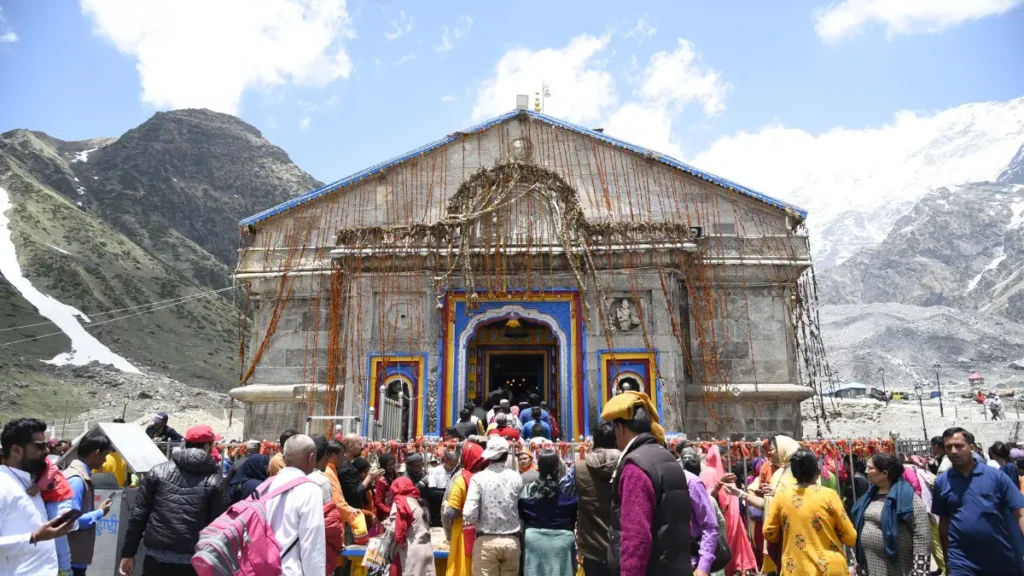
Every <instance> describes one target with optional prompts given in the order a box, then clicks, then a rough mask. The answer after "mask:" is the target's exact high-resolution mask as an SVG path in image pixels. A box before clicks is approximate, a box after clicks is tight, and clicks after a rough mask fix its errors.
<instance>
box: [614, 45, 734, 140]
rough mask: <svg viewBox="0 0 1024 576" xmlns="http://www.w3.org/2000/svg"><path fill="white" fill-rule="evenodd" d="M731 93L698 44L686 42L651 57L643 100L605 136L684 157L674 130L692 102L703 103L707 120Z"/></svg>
mask: <svg viewBox="0 0 1024 576" xmlns="http://www.w3.org/2000/svg"><path fill="white" fill-rule="evenodd" d="M730 89H731V86H730V85H729V84H728V83H726V82H724V81H723V80H722V75H721V74H720V73H719V72H718V71H716V70H714V69H712V68H708V67H706V66H704V65H703V63H702V62H701V58H700V55H699V54H697V52H696V51H695V50H694V48H693V43H692V42H690V41H688V40H685V39H683V38H680V39H679V40H678V43H677V46H676V49H675V51H673V52H664V51H662V52H657V53H655V54H654V55H652V56H651V59H650V61H649V62H648V64H647V66H646V67H645V68H644V70H643V73H642V74H641V75H640V88H639V90H638V93H637V95H638V96H639V101H634V102H629V103H627V104H625V105H624V106H622V107H621V108H619V109H618V110H616V111H615V112H614V113H613V114H612V115H611V116H610V117H609V118H608V125H607V127H606V130H605V132H606V133H607V134H608V135H609V136H615V137H616V138H620V139H622V140H625V141H627V142H632V143H634V144H639V145H641V146H645V147H647V148H650V149H652V150H656V151H658V152H661V153H662V154H668V155H669V156H673V157H675V158H680V159H681V158H683V147H682V143H681V140H680V139H679V138H678V137H676V136H674V135H673V131H672V128H673V124H674V123H675V119H676V117H677V116H678V115H679V114H681V113H682V112H683V111H684V110H685V109H686V106H687V105H688V104H690V103H691V102H697V103H700V104H701V105H702V108H703V110H704V114H705V115H706V116H718V115H719V114H721V113H722V112H724V111H725V97H726V95H727V94H728V93H729V90H730Z"/></svg>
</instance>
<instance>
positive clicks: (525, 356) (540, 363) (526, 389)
mask: <svg viewBox="0 0 1024 576" xmlns="http://www.w3.org/2000/svg"><path fill="white" fill-rule="evenodd" d="M490 363H491V364H490V366H489V368H488V372H489V373H490V375H491V386H490V387H491V389H492V390H503V391H506V392H507V397H508V398H509V400H510V401H511V402H512V404H519V403H521V402H527V401H529V399H530V395H531V394H537V395H539V396H541V397H542V398H543V397H544V373H545V370H546V369H547V367H546V364H547V362H545V354H544V353H543V352H542V351H539V350H538V351H530V350H523V351H522V353H520V354H508V353H505V354H503V353H500V352H496V353H494V354H491V355H490Z"/></svg>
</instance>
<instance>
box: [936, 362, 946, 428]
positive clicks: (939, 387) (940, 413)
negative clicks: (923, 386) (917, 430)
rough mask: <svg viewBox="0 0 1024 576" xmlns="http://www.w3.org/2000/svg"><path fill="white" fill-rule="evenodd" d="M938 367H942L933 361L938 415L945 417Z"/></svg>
mask: <svg viewBox="0 0 1024 576" xmlns="http://www.w3.org/2000/svg"><path fill="white" fill-rule="evenodd" d="M939 368H942V366H941V365H940V364H939V363H938V362H936V363H935V387H936V389H938V391H939V415H940V416H942V417H943V418H945V417H946V412H945V410H943V409H942V382H941V381H940V380H939Z"/></svg>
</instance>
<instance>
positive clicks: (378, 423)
mask: <svg viewBox="0 0 1024 576" xmlns="http://www.w3.org/2000/svg"><path fill="white" fill-rule="evenodd" d="M378 398H379V399H380V402H378V407H379V408H380V415H379V417H377V416H378V415H377V414H376V413H375V411H374V409H373V408H370V425H369V426H368V427H367V431H366V436H367V439H369V440H403V438H402V426H403V424H404V425H406V426H407V427H408V428H407V430H408V434H409V435H411V431H412V429H413V428H412V422H406V421H405V420H404V419H403V417H402V400H404V401H405V402H408V403H411V402H412V400H411V399H410V398H409V397H408V395H406V394H404V393H403V394H402V395H401V396H400V397H399V400H392V399H390V398H388V397H387V386H384V385H382V386H381V387H380V396H378ZM409 414H410V417H411V416H412V406H411V405H410V407H409ZM407 440H411V439H407Z"/></svg>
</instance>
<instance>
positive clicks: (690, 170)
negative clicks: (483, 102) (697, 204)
mask: <svg viewBox="0 0 1024 576" xmlns="http://www.w3.org/2000/svg"><path fill="white" fill-rule="evenodd" d="M519 115H526V116H529V117H530V118H534V119H537V120H540V121H541V122H545V123H547V124H549V125H551V126H555V127H558V128H563V129H565V130H570V131H572V132H577V133H579V134H584V135H586V136H589V137H591V138H596V139H598V140H600V141H602V142H605V143H606V144H610V145H612V146H615V147H616V148H622V149H625V150H629V151H631V152H634V153H637V154H640V155H642V156H646V157H648V158H651V159H653V160H656V161H658V162H661V163H662V164H665V165H666V166H671V167H673V168H676V169H677V170H682V171H683V172H686V173H687V174H691V175H693V176H696V177H698V178H700V179H702V180H706V181H708V182H711V183H713V184H717V185H718V186H721V187H723V188H726V189H728V190H733V191H735V192H739V193H740V194H743V195H744V196H748V197H750V198H753V199H755V200H759V201H761V202H764V203H765V204H768V205H771V206H775V207H776V208H780V209H783V210H792V211H793V212H796V213H797V214H799V215H800V216H802V217H805V218H806V217H807V211H806V210H804V209H803V208H799V207H797V206H794V205H792V204H788V203H786V202H783V201H781V200H777V199H775V198H772V197H771V196H767V195H765V194H762V193H760V192H757V191H756V190H752V189H750V188H747V187H746V186H741V185H739V184H737V183H735V182H733V181H731V180H728V179H726V178H722V177H721V176H716V175H715V174H711V173H710V172H705V171H703V170H698V169H697V168H694V167H693V166H690V165H689V164H686V163H685V162H680V161H679V160H676V159H675V158H672V157H670V156H666V155H664V154H661V153H659V152H655V151H653V150H649V149H647V148H644V147H642V146H637V145H635V144H630V143H628V142H623V141H622V140H619V139H617V138H612V137H611V136H607V135H605V134H603V133H601V132H595V131H594V130H591V129H589V128H583V127H582V126H577V125H576V124H572V123H570V122H566V121H565V120H559V119H558V118H554V117H551V116H548V115H547V114H543V113H541V112H534V111H532V110H518V109H517V110H512V111H510V112H506V113H505V114H502V115H501V116H497V117H495V118H491V119H490V120H487V121H486V122H483V123H480V124H477V125H476V126H473V127H471V128H467V129H465V130H460V131H458V132H455V133H454V134H449V135H448V136H445V137H444V138H441V139H440V140H436V141H434V142H431V143H429V144H426V145H423V146H420V147H419V148H416V149H415V150H412V151H410V152H407V153H405V154H402V155H401V156H396V157H395V158H392V159H390V160H387V161H385V162H381V163H379V164H374V165H373V166H370V167H369V168H366V169H364V170H361V171H359V172H356V173H355V174H352V175H351V176H348V177H347V178H342V179H341V180H338V181H336V182H332V183H330V184H325V185H323V186H321V187H319V188H317V189H316V190H311V191H309V192H306V193H305V194H302V195H300V196H296V197H295V198H292V199H291V200H288V201H287V202H284V203H282V204H278V205H277V206H274V207H273V208H268V209H267V210H264V211H262V212H260V213H258V214H254V215H252V216H249V217H248V218H244V219H242V220H241V221H240V222H239V225H240V226H250V225H252V224H256V223H257V222H260V221H261V220H266V219H267V218H270V217H271V216H274V215H276V214H280V213H281V212H285V211H287V210H290V209H292V208H295V207H296V206H300V205H302V204H305V203H306V202H309V201H310V200H314V199H316V198H319V197H320V196H323V195H324V194H327V193H328V192H331V191H332V190H336V189H338V188H342V187H345V186H348V185H350V184H355V183H356V182H359V181H361V180H365V179H366V178H368V177H370V176H373V175H374V174H379V173H380V172H382V171H384V170H387V169H388V168H391V167H392V166H394V165H396V164H401V163H402V162H405V161H406V160H409V159H412V158H415V157H417V156H422V155H423V154H425V153H427V152H430V151H431V150H435V149H437V148H440V147H441V146H444V145H446V144H450V143H452V142H454V141H456V140H458V139H459V138H462V137H463V136H465V135H467V134H472V133H474V132H479V131H481V130H486V129H487V128H490V127H491V126H494V125H496V124H501V123H502V122H505V121H507V120H511V119H512V118H515V117H517V116H519Z"/></svg>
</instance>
